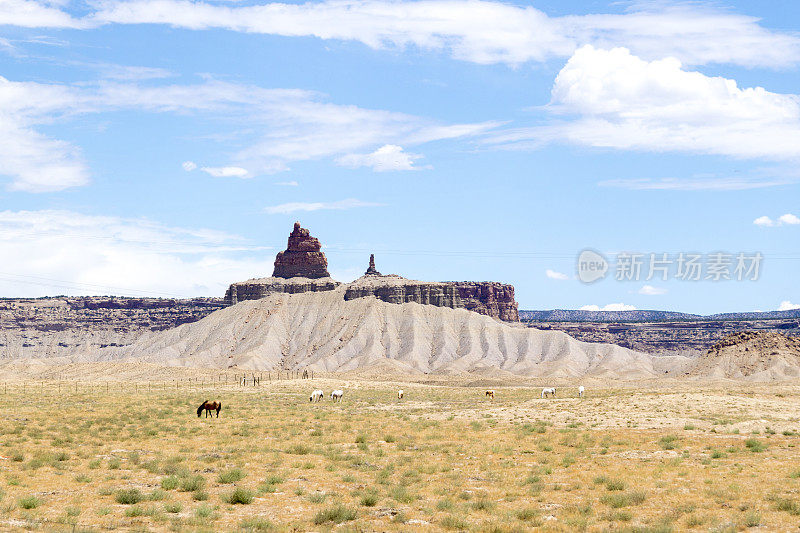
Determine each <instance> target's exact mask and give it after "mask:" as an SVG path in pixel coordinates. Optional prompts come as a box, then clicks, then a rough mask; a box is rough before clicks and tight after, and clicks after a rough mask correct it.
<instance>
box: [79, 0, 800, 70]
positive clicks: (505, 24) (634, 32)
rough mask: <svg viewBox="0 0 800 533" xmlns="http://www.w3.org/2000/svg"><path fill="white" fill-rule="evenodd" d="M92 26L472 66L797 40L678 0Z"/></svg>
mask: <svg viewBox="0 0 800 533" xmlns="http://www.w3.org/2000/svg"><path fill="white" fill-rule="evenodd" d="M98 4H99V6H100V7H99V10H98V11H97V12H95V13H93V14H92V15H90V16H89V17H88V19H87V22H89V23H92V24H108V23H118V24H167V25H169V26H172V27H180V28H187V29H192V30H203V29H209V28H224V29H228V30H232V31H239V32H244V33H263V34H272V35H282V36H287V37H300V36H306V37H317V38H320V39H335V40H352V41H359V42H361V43H363V44H365V45H367V46H369V47H371V48H375V49H384V48H405V47H414V48H417V49H422V50H434V51H443V52H445V53H449V54H450V55H452V56H453V57H454V58H456V59H460V60H465V61H471V62H475V63H481V64H489V63H508V64H520V63H524V62H528V61H537V62H538V61H547V60H548V59H551V58H556V57H567V56H569V55H571V54H572V53H573V52H574V51H575V50H576V49H577V48H578V47H579V46H580V45H583V44H587V43H589V44H593V45H595V46H598V47H604V48H612V47H616V46H625V47H627V48H629V49H631V50H633V51H634V52H635V53H636V54H638V55H640V56H642V57H646V58H651V59H655V58H661V57H664V56H675V57H678V58H680V59H681V60H682V61H684V62H686V63H687V64H706V63H734V64H738V65H743V66H748V67H754V66H768V67H785V66H788V65H793V64H795V63H797V62H798V60H800V39H798V37H797V36H796V35H794V34H793V33H788V32H778V31H770V30H768V29H765V28H763V27H762V26H760V25H759V21H758V19H757V18H754V17H748V16H743V15H738V14H735V13H731V12H729V11H724V10H714V9H711V8H709V7H706V6H703V5H699V4H694V3H683V4H678V5H669V4H656V5H653V4H652V3H645V4H641V3H640V4H634V6H633V7H632V8H631V9H629V10H628V11H627V12H626V13H622V14H590V15H568V16H562V17H550V16H548V15H547V14H545V13H544V12H542V11H540V10H538V9H535V8H533V7H530V6H517V5H513V4H510V3H501V2H492V1H482V0H417V1H413V2H409V1H405V2H404V1H386V0H360V1H357V0H345V1H342V0H328V1H322V2H307V3H301V4H292V3H277V2H273V3H265V4H261V5H235V6H231V5H219V4H214V3H210V2H188V1H185V0H126V1H112V0H105V1H101V2H99V3H98Z"/></svg>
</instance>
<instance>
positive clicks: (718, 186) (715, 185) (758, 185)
mask: <svg viewBox="0 0 800 533" xmlns="http://www.w3.org/2000/svg"><path fill="white" fill-rule="evenodd" d="M796 182H797V179H796V178H758V177H755V178H721V177H712V178H701V177H693V178H633V179H612V180H604V181H601V182H598V185H599V186H601V187H615V188H619V189H629V190H634V191H747V190H751V189H763V188H767V187H779V186H781V185H789V184H792V183H796Z"/></svg>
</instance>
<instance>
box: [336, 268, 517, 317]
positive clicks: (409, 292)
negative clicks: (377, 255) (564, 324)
mask: <svg viewBox="0 0 800 533" xmlns="http://www.w3.org/2000/svg"><path fill="white" fill-rule="evenodd" d="M373 267H374V265H373ZM367 296H374V297H376V298H378V299H379V300H383V301H384V302H388V303H393V304H401V303H408V302H416V303H420V304H427V305H435V306H437V307H450V308H452V309H468V310H470V311H475V312H476V313H479V314H481V315H487V316H491V317H494V318H499V319H500V320H505V321H508V322H517V321H518V320H519V314H518V311H517V302H516V300H514V287H513V286H512V285H505V284H502V283H497V282H492V281H484V282H478V281H460V282H459V281H443V282H427V281H416V280H412V279H406V278H403V277H400V276H395V275H386V276H381V275H379V274H378V275H376V274H371V275H365V276H362V277H361V278H359V279H357V280H355V281H354V282H353V283H350V284H348V285H347V286H346V290H345V293H344V299H345V300H354V299H356V298H364V297H367Z"/></svg>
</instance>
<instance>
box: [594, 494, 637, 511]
mask: <svg viewBox="0 0 800 533" xmlns="http://www.w3.org/2000/svg"><path fill="white" fill-rule="evenodd" d="M646 499H647V494H645V493H644V492H643V491H631V492H624V493H621V494H620V493H611V494H604V495H602V496H601V497H600V502H601V503H604V504H606V505H608V506H609V507H611V508H612V509H619V508H620V507H629V506H631V505H639V504H641V503H643V502H644V501H645V500H646Z"/></svg>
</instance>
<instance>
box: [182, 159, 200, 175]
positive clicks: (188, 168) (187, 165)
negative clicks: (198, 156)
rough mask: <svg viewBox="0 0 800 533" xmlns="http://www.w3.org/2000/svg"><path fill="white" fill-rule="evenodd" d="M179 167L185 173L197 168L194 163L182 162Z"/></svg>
mask: <svg viewBox="0 0 800 533" xmlns="http://www.w3.org/2000/svg"><path fill="white" fill-rule="evenodd" d="M181 166H182V167H183V170H185V171H186V172H191V171H192V170H194V169H196V168H197V163H195V162H194V161H184V162H183V163H181Z"/></svg>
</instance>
